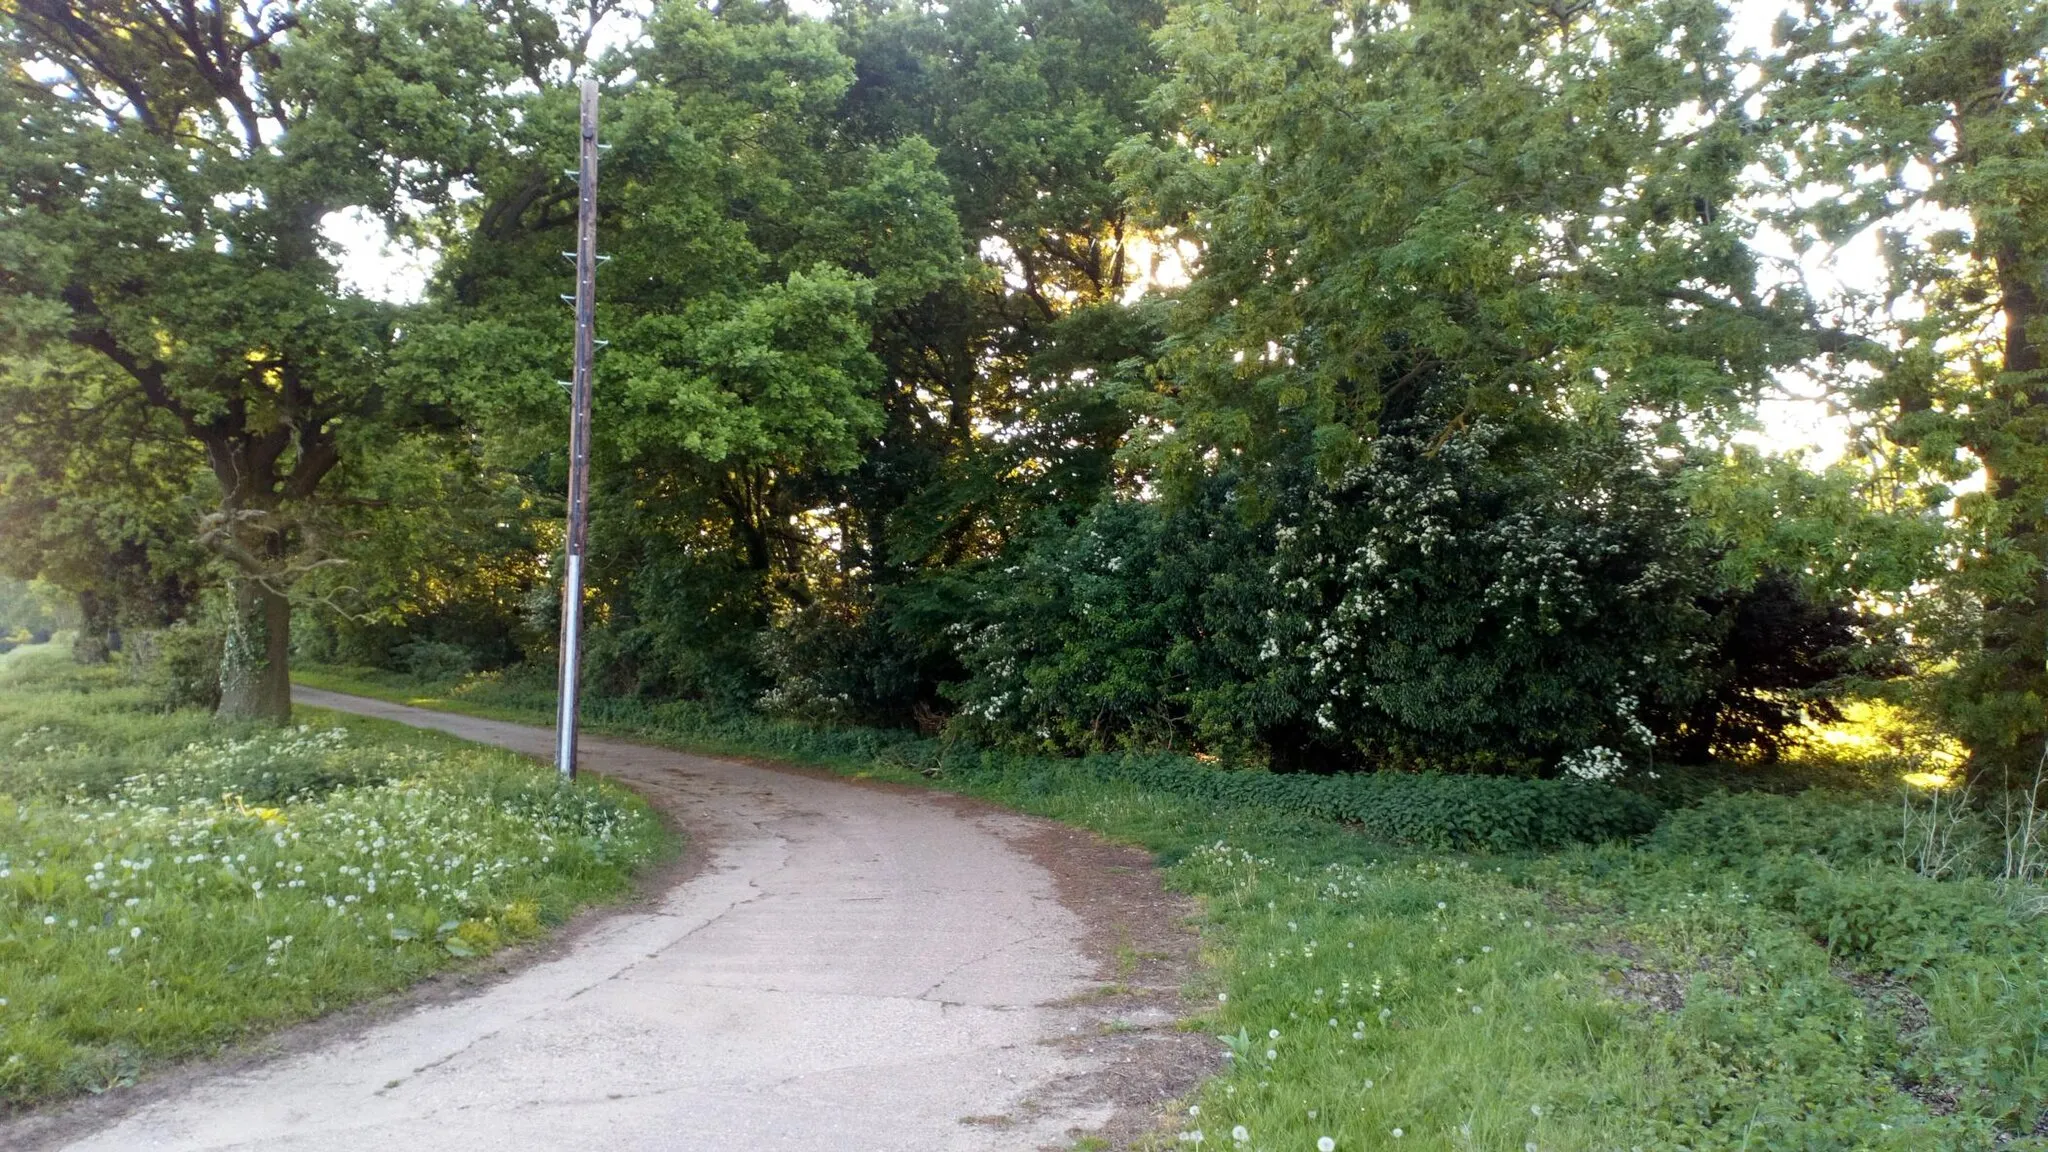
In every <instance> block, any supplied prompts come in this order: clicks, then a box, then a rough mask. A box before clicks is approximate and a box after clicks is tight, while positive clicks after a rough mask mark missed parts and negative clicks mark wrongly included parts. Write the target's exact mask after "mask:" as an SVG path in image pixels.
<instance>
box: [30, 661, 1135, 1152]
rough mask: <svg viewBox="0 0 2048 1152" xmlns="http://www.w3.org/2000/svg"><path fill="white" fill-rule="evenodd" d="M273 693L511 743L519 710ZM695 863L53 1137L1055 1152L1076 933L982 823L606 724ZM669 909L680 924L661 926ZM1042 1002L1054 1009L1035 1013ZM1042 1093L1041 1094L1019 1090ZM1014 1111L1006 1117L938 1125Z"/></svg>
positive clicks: (1064, 1103)
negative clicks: (362, 1024)
mask: <svg viewBox="0 0 2048 1152" xmlns="http://www.w3.org/2000/svg"><path fill="white" fill-rule="evenodd" d="M299 700H300V702H302V703H305V704H311V705H315V706H318V707H323V708H335V709H340V710H345V711H350V712H358V713H363V714H366V715H373V716H380V717H384V718H387V719H394V720H400V721H403V722H405V723H409V724H415V725H419V726H423V727H432V728H439V729H442V730H444V731H448V732H452V733H454V734H455V735H458V736H463V737H466V738H469V739H472V740H479V741H484V742H487V743H492V744H499V745H503V746H506V747H510V748H514V749H518V750H520V751H523V752H528V753H532V754H537V755H544V754H545V753H546V752H547V751H548V750H549V749H550V748H551V747H552V736H551V734H550V733H549V732H548V731H547V730H546V729H539V728H527V727H522V726H519V725H513V724H505V723H500V722H496V721H489V720H478V719H473V718H470V717H464V716H455V715H450V714H444V713H435V712H426V711H422V710H418V709H412V708H405V707H402V706H399V705H393V704H384V703H381V702H377V701H371V700H363V699H359V698H355V697H346V696H339V695H336V694H333V693H326V692H316V691H311V690H301V691H300V693H299ZM582 755H583V758H584V763H586V764H588V765H589V766H590V767H591V768H593V769H595V770H597V771H600V772H603V773H605V774H607V775H610V776H614V777H617V778H620V779H622V780H625V781H627V782H629V783H631V784H632V785H633V786H634V787H636V788H638V789H639V790H641V791H642V792H643V793H644V794H646V795H648V796H649V798H650V799H651V800H652V801H654V802H655V803H656V804H658V805H660V806H662V807H663V808H665V809H667V810H668V811H670V812H671V813H672V814H674V816H675V817H676V818H677V820H678V821H679V822H680V823H681V824H682V826H683V828H684V830H685V831H686V833H687V834H688V835H689V836H691V837H692V838H693V839H694V840H695V841H696V842H697V844H698V845H699V846H700V848H701V849H703V850H706V851H707V859H706V863H705V867H703V868H702V869H701V870H700V871H699V872H698V873H697V874H696V875H695V876H693V877H692V878H691V879H689V880H687V881H685V882H684V883H681V884H679V885H677V886H675V887H673V888H671V889H670V890H668V891H667V892H665V893H662V894H661V895H660V897H659V906H658V907H649V908H646V909H644V910H635V911H627V912H622V913H619V914H616V915H614V916H612V917H611V918H610V919H608V920H606V921H604V922H603V923H602V924H600V925H599V926H597V927H596V928H595V929H593V930H591V931H589V932H586V933H583V934H582V935H580V936H578V937H576V938H575V939H574V941H573V942H572V943H571V944H570V945H569V946H568V947H567V950H566V951H565V952H564V953H562V954H561V955H559V956H556V957H554V958H551V959H548V960H545V961H543V962H541V963H538V964H535V965H534V966H532V967H530V968H528V969H526V970H524V971H522V972H519V973H518V974H516V975H514V976H512V977H510V978H509V979H506V980H504V981H502V982H500V983H498V984H495V985H493V986H490V987H487V988H485V989H483V990H482V991H480V992H478V993H476V994H475V995H472V996H468V997H464V998H461V999H456V1000H450V1001H446V1002H442V1003H429V1004H426V1005H424V1006H421V1007H418V1008H416V1009H414V1010H412V1011H410V1012H408V1013H406V1014H403V1015H400V1016H397V1017H395V1018H392V1019H388V1020H384V1021H382V1022H380V1023H376V1024H374V1025H372V1026H370V1027H369V1028H367V1029H365V1030H363V1031H361V1032H360V1033H359V1034H356V1035H349V1036H340V1037H336V1038H334V1039H333V1040H331V1041H329V1042H327V1043H325V1044H323V1045H321V1046H320V1047H317V1048H314V1049H311V1050H309V1051H304V1052H300V1053H297V1054H295V1055H288V1056H284V1057H281V1058H278V1059H276V1060H272V1061H269V1062H266V1063H262V1064H259V1065H257V1066H256V1067H254V1068H251V1069H245V1070H240V1071H237V1072H234V1073H231V1074H221V1075H214V1076H211V1077H208V1078H204V1079H200V1080H199V1081H197V1082H196V1083H194V1084H192V1085H190V1086H189V1087H186V1088H185V1089H183V1090H182V1091H179V1092H177V1093H176V1094H175V1095H171V1096H168V1097H166V1098H163V1099H159V1100H156V1101H154V1102H152V1103H149V1104H147V1105H145V1106H143V1107H141V1108H139V1109H137V1110H135V1111H133V1112H132V1113H131V1114H129V1115H127V1116H125V1117H123V1118H120V1119H119V1120H118V1121H115V1122H113V1123H111V1124H110V1125H109V1126H106V1127H103V1128H102V1129H100V1130H99V1131H96V1132H92V1133H90V1134H85V1135H82V1136H81V1137H80V1138H79V1139H77V1140H76V1141H75V1142H73V1143H71V1144H69V1145H67V1147H70V1148H73V1149H77V1150H79V1152H86V1150H93V1152H97V1150H103V1149H120V1150H122V1152H130V1150H137V1149H167V1150H170V1149H175V1150H181V1152H228V1150H235V1149H258V1148H261V1149H277V1150H288V1152H300V1150H321V1149H333V1150H344V1149H345V1150H350V1152H354V1150H358V1149H368V1148H378V1149H384V1148H389V1149H412V1148H422V1149H424V1148H432V1149H436V1150H437V1152H438V1150H450V1152H456V1150H462V1149H476V1150H480V1152H481V1150H488V1152H520V1150H525V1149H571V1148H573V1149H579V1150H583V1149H591V1150H596V1149H710V1150H725V1149H734V1150H741V1149H743V1150H747V1152H778V1150H786V1152H798V1150H801V1152H836V1150H845V1152H952V1150H959V1152H979V1150H984V1149H997V1148H1001V1149H1006V1150H1009V1149H1029V1148H1039V1147H1047V1146H1053V1147H1065V1146H1067V1145H1068V1144H1069V1143H1070V1142H1071V1134H1073V1133H1075V1132H1077V1131H1084V1130H1089V1129H1092V1128H1095V1127H1097V1126H1098V1125H1101V1124H1103V1123H1105V1122H1106V1121H1107V1120H1108V1119H1109V1118H1110V1114H1111V1112H1112V1107H1111V1105H1110V1104H1109V1103H1107V1102H1103V1101H1092V1100H1090V1099H1088V1098H1087V1097H1086V1094H1074V1093H1070V1092H1054V1091H1053V1090H1054V1089H1056V1088H1057V1087H1059V1086H1062V1085H1068V1084H1072V1083H1073V1082H1075V1080H1076V1078H1077V1077H1080V1078H1085V1077H1086V1076H1088V1075H1089V1073H1090V1068H1091V1065H1092V1063H1093V1062H1094V1061H1096V1060H1097V1059H1099V1058H1097V1057H1091V1056H1090V1055H1088V1054H1087V1053H1084V1052H1078V1051H1075V1050H1072V1046H1071V1045H1067V1046H1062V1045H1060V1044H1057V1043H1052V1042H1050V1041H1054V1040H1057V1039H1058V1038H1060V1037H1063V1036H1071V1035H1073V1034H1074V1033H1075V1032H1076V1031H1077V1030H1079V1029H1080V1028H1081V1027H1083V1026H1084V1025H1085V1024H1086V1022H1087V1021H1088V1019H1089V1018H1088V1017H1087V1016H1086V1015H1085V1014H1084V1013H1082V1012H1081V1010H1079V1009H1076V1008H1074V1007H1072V1006H1071V1002H1074V1001H1076V1000H1077V999H1080V998H1081V997H1080V996H1079V994H1081V993H1084V992H1088V991H1090V990H1093V989H1099V988H1101V987H1102V986H1103V982H1102V981H1100V980H1098V979H1097V978H1096V973H1097V965H1096V964H1095V963H1093V962H1091V960H1090V959H1089V957H1088V956H1087V955H1086V953H1085V950H1084V947H1083V941H1084V935H1085V932H1086V925H1084V924H1083V923H1082V921H1081V918H1080V917H1079V916H1077V915H1076V914H1075V913H1074V912H1073V911H1071V910H1069V909H1068V908H1067V907H1066V906H1065V905H1063V904H1062V903H1061V902H1060V900H1059V898H1058V893H1057V891H1056V889H1055V884H1054V879H1053V877H1052V875H1051V874H1050V873H1048V872H1047V871H1046V870H1045V869H1044V868H1042V867H1040V866H1039V865H1038V864H1037V863H1035V862H1034V861H1033V860H1032V859H1031V858H1030V856H1029V855H1028V854H1027V853H1026V852H1024V851H1023V850H1021V849H1020V848H1019V847H1017V846H1016V845H1015V844H1013V843H1012V842H1011V841H1010V840H1009V839H1007V838H1006V837H1005V836H1004V835H1002V834H1001V833H1000V830H999V829H997V828H996V827H994V826H993V825H992V822H991V821H989V820H984V819H978V818H976V817H975V816H974V815H973V814H972V813H969V812H965V811H963V810H961V809H960V808H959V807H958V806H957V805H949V804H947V803H944V802H940V801H937V800H935V799H932V798H928V797H925V796H921V795H917V794H909V793H905V792H901V791H895V790H886V789H879V788H870V787H861V786H857V785H853V784H848V783H845V782H841V781H835V780H830V779H824V778H820V777H816V776H811V775H805V774H800V773H792V772H780V771H772V770H769V769H764V768H758V767H753V766H749V765H746V764H740V763H735V762H732V761H726V760H715V759H709V758H705V757H699V756H690V755H686V754H683V753H679V752H673V751H668V750H664V749H657V748H649V747H644V746H641V745H635V744H627V743H621V742H615V741H607V740H595V739H592V740H586V741H585V742H584V744H583V752H582ZM678 928H680V929H681V931H678ZM1062 1002H1068V1004H1067V1006H1062ZM1047 1092H1053V1094H1054V1095H1057V1096H1059V1097H1060V1100H1059V1102H1058V1103H1057V1104H1056V1105H1055V1106H1051V1107H1047V1106H1045V1104H1044V1094H1045V1093H1047ZM987 1116H1021V1117H1025V1118H1026V1119H1025V1120H1024V1121H1023V1122H1021V1123H1018V1124H1016V1125H1015V1126H1011V1127H1003V1128H991V1127H990V1126H988V1125H985V1124H975V1123H963V1120H964V1119H966V1118H970V1117H987Z"/></svg>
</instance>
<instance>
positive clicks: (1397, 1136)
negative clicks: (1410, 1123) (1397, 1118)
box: [1393, 1128, 1407, 1140]
mask: <svg viewBox="0 0 2048 1152" xmlns="http://www.w3.org/2000/svg"><path fill="white" fill-rule="evenodd" d="M1406 1135H1407V1133H1406V1132H1403V1131H1401V1130H1400V1129H1399V1128H1396V1129H1394V1131H1393V1137H1394V1139H1396V1140H1399V1139H1400V1138H1401V1137H1403V1136H1406Z"/></svg>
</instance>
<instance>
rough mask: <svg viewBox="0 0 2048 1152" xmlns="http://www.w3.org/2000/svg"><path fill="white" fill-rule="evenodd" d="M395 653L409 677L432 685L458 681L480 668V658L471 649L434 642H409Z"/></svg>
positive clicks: (400, 665)
mask: <svg viewBox="0 0 2048 1152" xmlns="http://www.w3.org/2000/svg"><path fill="white" fill-rule="evenodd" d="M392 654H393V655H394V656H396V657H398V662H399V667H401V668H403V669H405V671H406V673H407V674H408V675H410V676H412V677H414V678H415V679H418V680H425V681H427V682H429V683H434V682H438V681H443V680H458V679H460V678H462V677H463V676H466V675H468V674H469V673H470V672H472V671H474V670H475V668H476V657H475V655H474V654H472V653H471V652H470V651H469V650H468V649H466V648H463V647H461V646H459V645H455V644H443V643H440V642H438V641H434V640H412V641H408V642H407V643H405V644H401V645H399V646H398V648H397V649H395V650H394V651H393V653H392Z"/></svg>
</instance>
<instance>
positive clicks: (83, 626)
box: [71, 592, 114, 664]
mask: <svg viewBox="0 0 2048 1152" xmlns="http://www.w3.org/2000/svg"><path fill="white" fill-rule="evenodd" d="M113 632H114V606H113V605H112V604H109V603H108V602H107V601H105V600H102V599H101V598H100V597H98V596H96V595H94V594H93V593H91V592H80V593H79V594H78V637H77V638H76V639H74V640H73V641H72V642H71V658H72V659H73V660H76V661H77V662H79V663H80V664H105V663H106V662H107V660H108V658H109V657H110V655H111V654H112V652H113V645H112V644H111V643H110V642H109V639H108V638H109V637H110V636H112V635H113Z"/></svg>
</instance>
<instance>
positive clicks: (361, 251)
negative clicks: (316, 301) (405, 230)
mask: <svg viewBox="0 0 2048 1152" xmlns="http://www.w3.org/2000/svg"><path fill="white" fill-rule="evenodd" d="M320 233H321V235H323V236H325V237H326V238H327V240H328V242H329V243H331V244H333V245H334V246H335V248H336V250H337V251H338V252H339V253H340V258H339V260H338V263H339V265H340V270H341V286H342V287H343V288H344V289H346V290H348V291H349V292H352V293H354V294H356V295H358V296H362V297H365V298H367V299H370V300H381V301H383V302H384V303H387V304H417V303H419V302H420V301H421V300H423V299H425V298H426V295H427V279H428V277H430V276H432V275H433V274H434V266H435V265H436V264H437V263H439V261H440V258H441V254H440V253H439V252H437V251H435V250H434V249H432V248H428V247H422V246H418V245H414V244H409V243H406V242H404V241H400V240H393V239H392V238H391V236H390V234H389V233H388V232H386V231H385V228H384V222H383V221H382V220H379V219H377V217H375V216H373V215H371V214H370V213H369V212H368V211H367V210H366V209H362V208H345V209H343V210H342V211H339V212H329V213H328V214H327V215H326V216H324V217H322V218H321V220H320Z"/></svg>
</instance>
